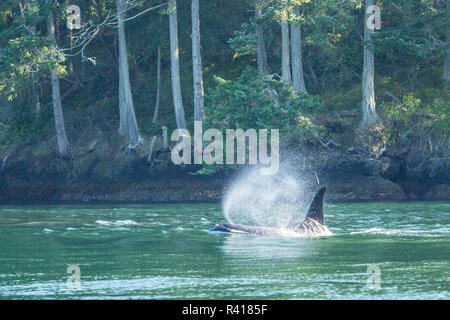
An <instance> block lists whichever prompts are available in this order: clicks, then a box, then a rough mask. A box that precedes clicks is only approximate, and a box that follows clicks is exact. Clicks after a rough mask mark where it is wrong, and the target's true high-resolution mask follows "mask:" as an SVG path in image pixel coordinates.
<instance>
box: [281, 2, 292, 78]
mask: <svg viewBox="0 0 450 320" xmlns="http://www.w3.org/2000/svg"><path fill="white" fill-rule="evenodd" d="M286 4H287V0H283V1H282V4H281V6H282V9H281V72H282V79H283V81H285V82H291V71H290V70H291V69H290V65H289V25H288V23H287V22H286V21H287V10H286Z"/></svg>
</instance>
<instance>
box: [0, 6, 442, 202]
mask: <svg viewBox="0 0 450 320" xmlns="http://www.w3.org/2000/svg"><path fill="white" fill-rule="evenodd" d="M449 16H450V1H448V0H447V1H445V0H395V1H394V0H380V1H374V0H321V1H317V0H168V1H167V0H3V1H2V2H1V4H0V201H4V202H8V201H18V200H30V201H66V200H67V201H81V200H82V201H89V200H117V201H188V200H201V201H204V200H218V199H220V197H221V194H222V192H223V188H224V186H225V185H226V184H227V181H229V180H230V179H231V180H232V179H233V176H234V175H235V174H236V173H237V172H239V170H241V169H242V168H241V167H240V166H238V165H230V166H228V165H226V166H224V165H209V164H203V165H202V164H200V165H191V166H176V165H174V164H173V163H171V161H170V150H171V148H172V147H173V144H174V143H173V142H172V141H171V139H170V135H171V133H172V132H173V130H175V129H188V130H190V131H191V130H192V131H193V128H194V121H203V127H204V128H217V129H219V130H222V131H224V132H225V130H226V129H229V128H236V129H238V128H239V129H243V130H247V129H251V128H254V129H279V130H280V148H281V159H282V161H281V163H282V170H285V171H288V172H291V173H292V174H296V175H299V176H301V177H303V179H304V180H305V181H307V184H308V185H310V186H311V187H313V186H314V187H315V186H316V185H322V184H324V183H325V184H327V185H329V186H330V195H329V199H330V200H407V199H410V200H415V199H425V200H438V199H445V200H447V199H449V198H450V183H449V181H450V136H449V131H450V125H449V116H450V107H449V88H450V85H449V84H450V52H449V42H450V25H449V21H450V20H449ZM283 159H284V161H283Z"/></svg>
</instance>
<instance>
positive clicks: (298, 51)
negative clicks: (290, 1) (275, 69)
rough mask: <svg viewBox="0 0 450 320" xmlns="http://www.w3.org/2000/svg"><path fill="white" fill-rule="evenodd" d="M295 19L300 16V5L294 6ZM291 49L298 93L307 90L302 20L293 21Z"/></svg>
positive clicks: (293, 76) (295, 89)
mask: <svg viewBox="0 0 450 320" xmlns="http://www.w3.org/2000/svg"><path fill="white" fill-rule="evenodd" d="M293 13H294V19H298V17H299V16H300V9H299V7H298V5H295V6H294V8H293ZM291 40H292V44H291V50H292V82H293V83H294V91H295V92H297V93H302V92H306V87H305V79H304V75H303V60H302V35H301V26H300V22H298V21H293V22H292V23H291Z"/></svg>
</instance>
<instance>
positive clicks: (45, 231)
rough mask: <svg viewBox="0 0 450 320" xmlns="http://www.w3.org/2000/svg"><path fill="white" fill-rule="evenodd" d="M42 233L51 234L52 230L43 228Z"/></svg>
mask: <svg viewBox="0 0 450 320" xmlns="http://www.w3.org/2000/svg"><path fill="white" fill-rule="evenodd" d="M42 232H44V233H50V232H53V230H52V229H48V228H45V229H44V230H42Z"/></svg>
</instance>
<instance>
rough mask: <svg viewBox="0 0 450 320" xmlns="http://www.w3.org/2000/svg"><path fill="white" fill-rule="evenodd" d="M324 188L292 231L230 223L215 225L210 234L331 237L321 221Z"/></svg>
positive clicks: (318, 192) (322, 220)
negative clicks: (233, 233)
mask: <svg viewBox="0 0 450 320" xmlns="http://www.w3.org/2000/svg"><path fill="white" fill-rule="evenodd" d="M325 191H326V188H325V187H323V188H321V189H320V190H319V191H317V193H316V195H315V196H314V199H313V201H312V202H311V205H310V207H309V209H308V213H307V214H306V217H305V219H304V220H303V221H302V223H301V224H300V225H299V226H298V227H297V228H296V229H294V230H281V229H275V228H267V227H252V226H245V225H236V224H232V223H221V224H216V225H215V226H214V227H213V228H212V229H210V230H209V231H210V232H228V233H230V232H243V233H250V234H256V235H261V236H264V235H265V236H268V235H280V236H291V237H317V236H326V235H331V234H332V233H331V232H330V230H329V229H328V227H327V226H326V225H325V224H324V219H323V197H324V194H325Z"/></svg>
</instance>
